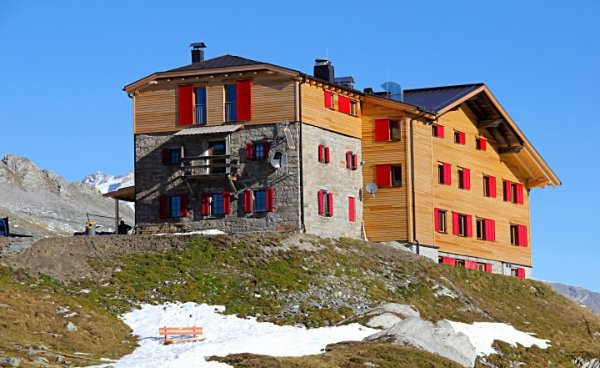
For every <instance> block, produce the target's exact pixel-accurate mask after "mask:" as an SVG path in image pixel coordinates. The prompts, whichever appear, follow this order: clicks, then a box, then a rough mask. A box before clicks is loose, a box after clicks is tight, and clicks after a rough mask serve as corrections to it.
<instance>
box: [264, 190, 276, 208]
mask: <svg viewBox="0 0 600 368" xmlns="http://www.w3.org/2000/svg"><path fill="white" fill-rule="evenodd" d="M266 192H267V212H275V190H274V189H273V188H267V191H266Z"/></svg>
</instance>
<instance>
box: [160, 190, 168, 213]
mask: <svg viewBox="0 0 600 368" xmlns="http://www.w3.org/2000/svg"><path fill="white" fill-rule="evenodd" d="M159 214H160V218H166V217H167V196H164V195H161V196H160V209H159Z"/></svg>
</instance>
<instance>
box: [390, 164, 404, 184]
mask: <svg viewBox="0 0 600 368" xmlns="http://www.w3.org/2000/svg"><path fill="white" fill-rule="evenodd" d="M391 170H392V186H393V187H401V186H402V166H401V165H392V166H391Z"/></svg>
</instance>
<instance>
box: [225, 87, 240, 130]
mask: <svg viewBox="0 0 600 368" xmlns="http://www.w3.org/2000/svg"><path fill="white" fill-rule="evenodd" d="M236 120H237V88H236V85H235V84H228V85H225V121H236Z"/></svg>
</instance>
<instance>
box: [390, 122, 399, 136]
mask: <svg viewBox="0 0 600 368" xmlns="http://www.w3.org/2000/svg"><path fill="white" fill-rule="evenodd" d="M400 139H401V135H400V122H399V121H398V120H390V140H391V141H399V140H400Z"/></svg>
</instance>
